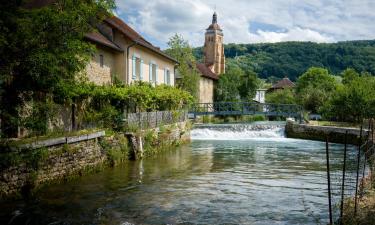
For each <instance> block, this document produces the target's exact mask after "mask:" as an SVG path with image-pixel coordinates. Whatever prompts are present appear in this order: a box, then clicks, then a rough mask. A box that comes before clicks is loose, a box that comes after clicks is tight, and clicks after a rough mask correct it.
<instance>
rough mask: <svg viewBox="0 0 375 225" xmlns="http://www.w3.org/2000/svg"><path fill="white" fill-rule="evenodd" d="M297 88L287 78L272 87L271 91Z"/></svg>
mask: <svg viewBox="0 0 375 225" xmlns="http://www.w3.org/2000/svg"><path fill="white" fill-rule="evenodd" d="M294 86H296V85H295V84H294V83H293V82H292V81H291V80H289V78H287V77H285V78H283V79H282V80H280V81H279V82H277V83H276V84H274V85H272V88H271V89H282V88H293V87H294Z"/></svg>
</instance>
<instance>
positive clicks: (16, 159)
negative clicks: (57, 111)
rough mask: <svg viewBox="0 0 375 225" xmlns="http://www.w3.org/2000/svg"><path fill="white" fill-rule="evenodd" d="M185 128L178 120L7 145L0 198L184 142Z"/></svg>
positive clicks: (0, 156) (0, 159)
mask: <svg viewBox="0 0 375 225" xmlns="http://www.w3.org/2000/svg"><path fill="white" fill-rule="evenodd" d="M189 129H190V127H189V126H188V125H187V122H180V123H176V124H173V125H166V126H164V127H162V128H155V129H151V130H143V131H139V132H135V133H127V134H124V133H116V134H114V135H111V136H105V133H104V132H103V131H102V132H95V133H91V134H86V135H80V136H74V137H60V138H54V139H49V140H45V141H39V142H33V143H30V144H23V145H18V146H17V147H14V146H13V147H9V146H8V147H7V152H4V149H2V151H0V197H5V196H11V195H14V194H15V195H17V194H20V193H22V192H23V190H24V191H26V190H32V189H34V188H35V187H38V186H39V185H41V184H44V183H50V182H56V181H62V180H64V179H66V178H69V177H71V176H75V175H82V174H83V173H84V172H86V171H90V170H92V169H97V168H99V167H100V166H103V165H114V164H117V163H118V162H125V161H127V160H128V159H130V158H132V159H140V158H142V157H144V156H147V155H151V154H154V153H158V152H160V151H161V150H162V149H163V148H164V147H167V146H169V147H170V146H175V145H178V144H179V143H182V142H185V141H188V140H189V138H190V134H189ZM150 134H151V135H150Z"/></svg>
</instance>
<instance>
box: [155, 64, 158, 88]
mask: <svg viewBox="0 0 375 225" xmlns="http://www.w3.org/2000/svg"><path fill="white" fill-rule="evenodd" d="M155 66H156V75H155V84H158V65H155Z"/></svg>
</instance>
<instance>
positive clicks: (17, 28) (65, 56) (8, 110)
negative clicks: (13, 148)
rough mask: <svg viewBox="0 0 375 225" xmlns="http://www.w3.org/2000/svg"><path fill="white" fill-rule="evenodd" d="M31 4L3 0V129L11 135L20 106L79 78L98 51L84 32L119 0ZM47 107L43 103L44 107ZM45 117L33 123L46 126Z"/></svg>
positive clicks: (41, 99)
mask: <svg viewBox="0 0 375 225" xmlns="http://www.w3.org/2000/svg"><path fill="white" fill-rule="evenodd" d="M30 6H31V7H28V3H27V2H26V1H4V2H3V3H1V15H0V24H1V28H0V29H1V30H0V31H1V32H0V33H1V35H0V54H1V55H2V60H1V61H0V85H1V86H0V90H1V93H0V94H1V97H0V101H1V102H0V105H1V109H2V110H1V117H2V122H3V124H2V128H3V129H2V130H3V131H5V133H6V134H7V135H9V136H12V134H13V133H15V132H16V129H17V127H18V125H20V121H21V120H20V118H19V116H20V114H21V112H20V111H21V110H22V109H24V108H25V105H26V104H27V103H28V102H30V101H31V100H32V101H33V104H35V105H38V104H44V103H45V101H46V98H47V96H49V95H50V94H52V93H53V92H54V91H55V89H56V87H57V86H58V85H61V83H65V82H74V81H75V80H76V79H78V74H79V72H81V71H82V70H83V69H84V68H85V66H86V65H87V62H88V61H89V59H90V58H91V55H92V53H93V51H94V46H93V45H91V44H90V43H89V42H87V41H85V40H84V35H85V34H87V33H89V32H91V31H92V30H93V27H95V25H96V24H98V23H99V22H100V21H101V20H102V19H104V18H105V17H106V16H108V15H109V13H110V12H111V9H112V8H113V7H114V0H99V1H96V0H87V1H75V0H56V1H54V3H53V4H48V5H47V6H44V7H39V8H35V7H34V8H33V7H32V5H30ZM38 102H40V103H38ZM43 107H44V106H41V105H40V107H37V108H39V109H38V110H40V112H41V111H42V110H43ZM33 114H34V115H36V114H38V112H37V111H35V112H33ZM43 114H44V113H42V115H40V116H41V117H44V116H45V115H43ZM39 122H40V121H39V120H38V121H37V122H36V123H35V126H36V127H33V128H34V129H37V130H40V131H42V130H45V125H44V124H42V123H39ZM29 124H31V123H29ZM32 126H34V125H32Z"/></svg>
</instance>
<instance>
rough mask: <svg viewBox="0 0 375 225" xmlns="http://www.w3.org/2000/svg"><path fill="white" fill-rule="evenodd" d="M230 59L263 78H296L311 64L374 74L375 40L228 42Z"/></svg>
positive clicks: (332, 70)
mask: <svg viewBox="0 0 375 225" xmlns="http://www.w3.org/2000/svg"><path fill="white" fill-rule="evenodd" d="M194 54H195V56H196V57H197V59H199V60H201V59H202V48H201V47H200V48H195V49H194ZM225 55H226V58H227V62H228V63H235V64H238V65H240V67H241V68H243V69H245V70H247V69H252V70H253V71H254V72H256V73H257V74H258V76H259V77H260V78H269V79H270V80H272V78H274V77H277V78H282V77H284V76H288V77H289V78H290V79H292V80H296V78H297V77H298V76H300V75H301V74H303V73H304V72H305V71H306V70H307V69H308V68H310V67H312V66H316V67H324V68H327V69H328V70H329V72H330V73H332V74H339V73H340V72H342V71H343V70H345V69H346V68H353V69H355V70H356V71H359V72H364V71H367V72H370V73H371V74H375V40H370V41H347V42H338V43H329V44H327V43H324V44H318V43H313V42H281V43H264V44H227V45H225Z"/></svg>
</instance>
